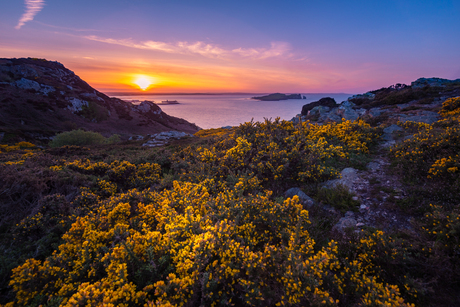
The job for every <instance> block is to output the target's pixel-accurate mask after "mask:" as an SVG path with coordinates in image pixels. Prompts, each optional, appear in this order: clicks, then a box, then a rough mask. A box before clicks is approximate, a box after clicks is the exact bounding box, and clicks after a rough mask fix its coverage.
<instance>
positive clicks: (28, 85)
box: [15, 78, 40, 91]
mask: <svg viewBox="0 0 460 307" xmlns="http://www.w3.org/2000/svg"><path fill="white" fill-rule="evenodd" d="M15 84H16V87H18V88H20V89H23V90H35V91H39V90H40V84H39V83H38V82H36V81H33V80H29V79H26V78H21V79H20V80H18V81H16V82H15Z"/></svg>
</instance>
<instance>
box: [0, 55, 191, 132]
mask: <svg viewBox="0 0 460 307" xmlns="http://www.w3.org/2000/svg"><path fill="white" fill-rule="evenodd" d="M78 128H82V129H85V130H92V131H96V132H100V133H102V134H104V135H111V134H119V135H121V136H122V138H128V137H130V136H132V135H147V134H153V133H158V132H162V131H170V130H175V131H184V132H192V133H193V132H196V131H198V130H199V128H198V127H197V126H196V125H194V124H191V123H189V122H187V121H186V120H183V119H180V118H176V117H172V116H169V115H167V114H166V113H164V112H163V111H162V110H161V108H160V107H158V106H157V105H155V104H153V103H149V102H143V103H141V104H140V105H137V106H136V105H133V104H131V103H130V102H126V101H123V100H121V99H117V98H110V97H108V96H107V95H105V94H103V93H101V92H99V91H97V90H95V89H94V88H92V87H91V86H90V85H89V84H88V83H86V82H85V81H83V80H82V79H81V78H80V77H78V76H77V75H76V74H75V73H74V72H72V71H71V70H69V69H67V68H65V67H64V65H62V64H61V63H58V62H51V61H47V60H42V59H32V58H27V59H25V58H22V59H0V133H3V134H4V135H6V137H7V138H8V137H9V138H12V139H18V138H23V139H27V138H35V139H37V138H43V139H48V138H49V137H51V136H53V135H54V134H56V133H58V132H62V131H67V130H73V129H78Z"/></svg>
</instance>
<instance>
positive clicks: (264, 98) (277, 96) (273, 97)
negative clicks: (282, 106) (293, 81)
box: [251, 93, 305, 101]
mask: <svg viewBox="0 0 460 307" xmlns="http://www.w3.org/2000/svg"><path fill="white" fill-rule="evenodd" d="M251 99H256V100H262V101H279V100H288V99H302V95H300V94H290V95H286V94H281V93H274V94H270V95H266V96H259V97H251ZM304 99H305V98H304Z"/></svg>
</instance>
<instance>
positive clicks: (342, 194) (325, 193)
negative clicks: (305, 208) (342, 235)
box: [316, 184, 359, 213]
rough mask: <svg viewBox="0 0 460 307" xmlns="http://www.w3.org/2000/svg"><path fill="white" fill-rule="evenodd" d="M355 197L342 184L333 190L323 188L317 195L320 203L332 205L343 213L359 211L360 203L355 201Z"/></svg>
mask: <svg viewBox="0 0 460 307" xmlns="http://www.w3.org/2000/svg"><path fill="white" fill-rule="evenodd" d="M353 197H354V194H352V193H351V192H350V191H349V190H348V188H347V187H346V186H344V185H341V184H338V185H336V186H335V187H333V188H321V189H320V190H319V191H318V194H317V195H316V198H317V200H318V201H319V202H321V203H324V204H328V205H331V206H332V207H334V208H336V209H337V210H339V211H341V212H342V213H345V212H346V211H358V206H359V201H357V200H354V199H353Z"/></svg>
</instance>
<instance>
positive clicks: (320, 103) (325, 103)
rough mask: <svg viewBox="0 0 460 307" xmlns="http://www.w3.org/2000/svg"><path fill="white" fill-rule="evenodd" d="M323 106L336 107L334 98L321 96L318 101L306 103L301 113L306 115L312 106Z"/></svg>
mask: <svg viewBox="0 0 460 307" xmlns="http://www.w3.org/2000/svg"><path fill="white" fill-rule="evenodd" d="M318 106H323V107H328V108H335V107H338V104H337V103H336V102H335V99H334V98H330V97H325V98H321V99H320V100H318V101H313V102H311V103H308V104H306V105H304V106H303V107H302V112H301V114H302V115H308V111H310V110H312V109H313V108H314V107H318Z"/></svg>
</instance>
